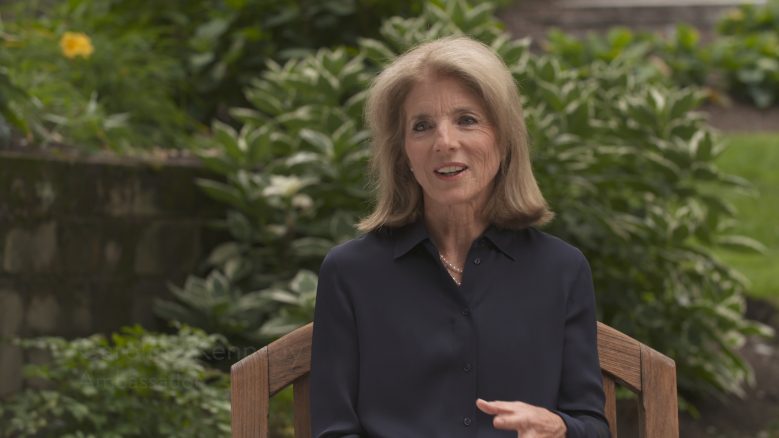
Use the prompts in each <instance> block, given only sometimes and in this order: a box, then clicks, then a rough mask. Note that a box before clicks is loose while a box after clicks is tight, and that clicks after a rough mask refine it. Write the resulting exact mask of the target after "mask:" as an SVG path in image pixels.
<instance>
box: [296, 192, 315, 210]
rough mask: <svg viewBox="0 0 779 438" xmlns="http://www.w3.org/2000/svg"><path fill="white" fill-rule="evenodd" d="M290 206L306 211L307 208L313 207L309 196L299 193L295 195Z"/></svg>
mask: <svg viewBox="0 0 779 438" xmlns="http://www.w3.org/2000/svg"><path fill="white" fill-rule="evenodd" d="M292 206H293V207H295V208H299V209H301V210H308V209H309V208H311V207H313V206H314V201H313V200H312V199H311V197H310V196H308V195H306V194H303V193H300V194H297V195H295V197H294V198H292Z"/></svg>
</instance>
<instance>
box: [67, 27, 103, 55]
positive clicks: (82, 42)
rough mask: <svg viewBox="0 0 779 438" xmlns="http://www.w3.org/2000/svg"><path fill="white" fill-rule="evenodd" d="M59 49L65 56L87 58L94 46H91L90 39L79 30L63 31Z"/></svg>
mask: <svg viewBox="0 0 779 438" xmlns="http://www.w3.org/2000/svg"><path fill="white" fill-rule="evenodd" d="M60 49H62V54H63V55H65V57H66V58H75V57H76V56H81V57H82V58H89V57H90V56H91V55H92V52H94V51H95V48H94V47H92V40H90V39H89V37H88V36H87V35H86V34H83V33H81V32H65V34H64V35H62V38H60Z"/></svg>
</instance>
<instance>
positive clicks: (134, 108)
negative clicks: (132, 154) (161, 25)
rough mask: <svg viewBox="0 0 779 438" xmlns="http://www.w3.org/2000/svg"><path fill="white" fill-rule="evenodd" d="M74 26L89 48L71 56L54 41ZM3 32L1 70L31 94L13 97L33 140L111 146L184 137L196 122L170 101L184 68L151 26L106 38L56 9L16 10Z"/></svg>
mask: <svg viewBox="0 0 779 438" xmlns="http://www.w3.org/2000/svg"><path fill="white" fill-rule="evenodd" d="M55 10H56V9H55ZM72 30H80V31H82V32H85V35H83V37H85V38H86V39H87V41H86V43H87V44H91V45H92V46H93V51H91V52H89V53H84V55H82V56H77V57H69V56H68V55H69V52H68V51H67V49H66V47H65V46H63V47H61V46H60V44H61V40H63V39H64V38H65V37H66V35H68V34H67V32H68V31H72ZM2 32H3V34H4V39H5V42H6V43H5V44H4V45H3V46H2V47H1V48H0V52H2V58H3V60H4V62H6V63H7V64H6V67H5V68H6V72H7V74H8V75H9V77H10V78H11V79H12V81H13V82H14V83H15V84H16V85H17V86H18V87H19V88H20V89H22V90H24V91H25V92H26V93H27V94H28V95H29V96H30V101H29V102H23V101H22V102H17V103H18V104H19V105H24V109H23V115H24V117H25V120H27V121H28V123H29V125H30V129H31V130H32V131H33V133H34V134H35V135H36V140H37V141H39V142H42V143H44V144H51V143H63V142H68V143H71V144H75V145H78V146H83V147H85V148H87V149H98V148H112V149H115V150H126V149H128V148H130V147H150V146H182V145H183V143H185V142H186V141H187V140H186V138H187V137H186V134H187V133H188V132H191V131H192V129H193V127H194V123H193V121H192V120H191V119H190V118H189V117H188V116H187V114H186V113H185V112H184V111H183V110H182V109H181V108H179V106H178V104H177V102H176V101H175V94H176V90H175V88H176V86H177V85H176V83H177V81H183V79H184V76H183V72H182V70H181V68H179V67H178V65H177V61H176V60H175V58H172V57H169V56H162V55H160V54H159V53H155V52H154V51H153V50H152V42H153V41H155V39H156V34H155V33H154V32H152V31H149V30H148V29H142V28H141V29H133V30H128V31H127V32H124V33H122V34H118V35H111V36H108V35H105V34H101V33H98V32H93V31H92V29H90V28H89V26H88V24H86V23H82V22H79V21H78V20H76V19H74V18H73V17H63V16H58V15H57V14H56V13H51V16H50V17H47V18H40V19H37V18H28V17H25V16H23V15H19V16H18V17H17V18H16V19H15V20H13V21H11V22H8V23H5V24H3V29H2Z"/></svg>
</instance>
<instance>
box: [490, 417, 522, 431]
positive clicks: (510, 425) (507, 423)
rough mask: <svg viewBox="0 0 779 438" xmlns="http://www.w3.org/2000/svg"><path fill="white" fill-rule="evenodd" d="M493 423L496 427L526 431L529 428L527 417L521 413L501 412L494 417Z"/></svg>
mask: <svg viewBox="0 0 779 438" xmlns="http://www.w3.org/2000/svg"><path fill="white" fill-rule="evenodd" d="M492 425H493V426H494V427H495V429H502V430H516V431H517V432H524V431H525V429H527V419H526V418H525V416H524V415H522V414H521V413H512V414H500V415H496V416H495V418H493V419H492Z"/></svg>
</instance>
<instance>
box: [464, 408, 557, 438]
mask: <svg viewBox="0 0 779 438" xmlns="http://www.w3.org/2000/svg"><path fill="white" fill-rule="evenodd" d="M476 406H477V407H478V408H479V409H480V410H481V411H482V412H484V413H485V414H489V415H494V416H495V418H494V419H493V420H492V424H493V426H495V428H496V429H503V430H515V431H517V437H518V438H547V437H549V438H552V437H554V438H557V437H565V431H566V427H565V423H564V422H563V419H562V418H560V416H559V415H557V414H555V413H554V412H552V411H550V410H548V409H544V408H539V407H538V406H533V405H529V404H527V403H523V402H520V401H515V402H507V401H491V402H488V401H484V400H482V399H478V400H476Z"/></svg>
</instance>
